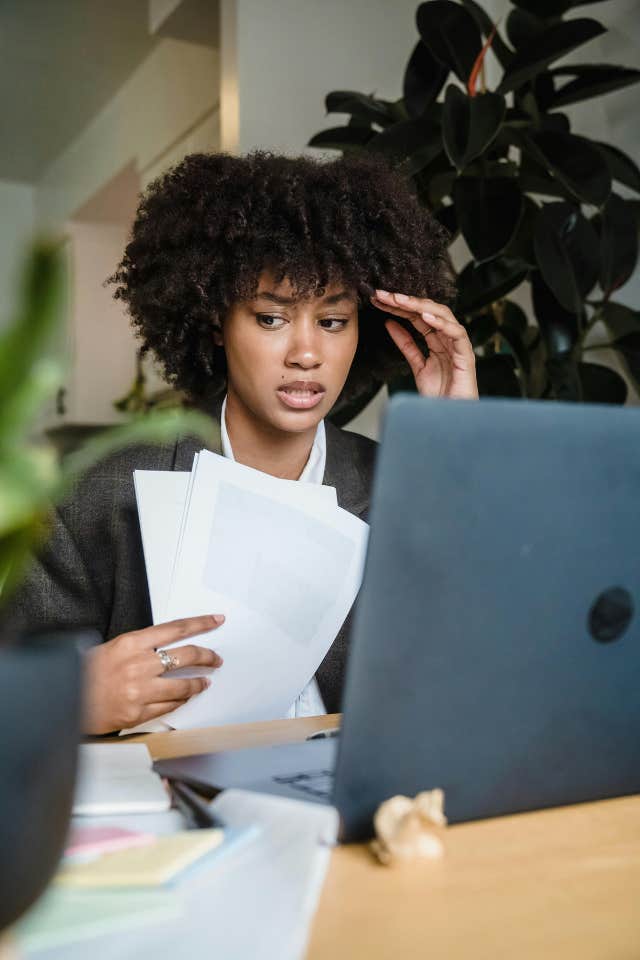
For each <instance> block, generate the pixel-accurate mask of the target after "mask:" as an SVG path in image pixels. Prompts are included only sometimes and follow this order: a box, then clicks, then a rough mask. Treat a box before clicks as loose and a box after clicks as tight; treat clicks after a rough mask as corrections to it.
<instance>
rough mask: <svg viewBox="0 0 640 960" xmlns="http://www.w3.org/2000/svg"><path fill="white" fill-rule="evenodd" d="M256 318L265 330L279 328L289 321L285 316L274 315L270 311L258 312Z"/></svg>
mask: <svg viewBox="0 0 640 960" xmlns="http://www.w3.org/2000/svg"><path fill="white" fill-rule="evenodd" d="M256 319H257V321H258V323H259V324H260V326H261V327H264V329H265V330H279V329H280V328H281V327H282V326H283V325H284V324H285V323H286V322H287V321H286V320H285V319H284V317H274V316H272V314H270V313H258V314H256Z"/></svg>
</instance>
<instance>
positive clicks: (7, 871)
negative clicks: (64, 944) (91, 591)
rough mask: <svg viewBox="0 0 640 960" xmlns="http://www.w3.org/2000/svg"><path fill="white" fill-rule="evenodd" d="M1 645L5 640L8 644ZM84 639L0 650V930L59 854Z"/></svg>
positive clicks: (69, 797) (71, 777)
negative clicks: (80, 649)
mask: <svg viewBox="0 0 640 960" xmlns="http://www.w3.org/2000/svg"><path fill="white" fill-rule="evenodd" d="M5 639H6V638H5ZM83 639H84V636H83V635H82V634H81V633H76V632H73V631H69V632H67V633H65V634H59V633H56V634H55V635H49V634H47V633H40V634H37V635H34V636H32V637H30V638H28V639H25V640H24V641H22V640H21V642H20V644H19V645H13V646H5V647H4V648H3V649H2V650H0V729H2V732H3V733H2V738H0V780H1V782H2V789H1V790H0V887H1V889H2V896H1V897H0V930H4V929H5V928H6V927H7V926H9V925H10V924H12V923H13V922H14V921H15V920H17V918H18V917H19V916H20V915H21V914H22V913H23V912H24V911H25V910H26V909H27V908H28V907H29V906H30V905H31V904H32V903H33V902H34V901H35V900H36V898H37V897H38V896H39V895H40V894H41V893H42V891H43V890H44V888H45V886H46V884H47V883H48V881H49V879H50V878H51V875H52V874H53V872H54V870H55V868H56V865H57V863H58V861H59V859H60V855H61V853H62V850H63V846H64V841H65V838H66V835H67V830H68V826H69V818H70V815H71V808H72V803H73V788H74V783H75V775H76V762H77V752H78V741H79V738H80V725H81V720H80V712H81V703H80V697H81V695H80V690H81V676H80V657H79V655H78V652H77V649H76V646H77V645H78V644H79V643H81V642H82V641H83Z"/></svg>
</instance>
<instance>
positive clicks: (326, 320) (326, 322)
mask: <svg viewBox="0 0 640 960" xmlns="http://www.w3.org/2000/svg"><path fill="white" fill-rule="evenodd" d="M348 323H349V321H348V320H345V319H343V318H342V317H323V318H322V320H321V321H320V326H321V327H322V329H323V330H342V329H343V328H344V327H346V325H347V324H348Z"/></svg>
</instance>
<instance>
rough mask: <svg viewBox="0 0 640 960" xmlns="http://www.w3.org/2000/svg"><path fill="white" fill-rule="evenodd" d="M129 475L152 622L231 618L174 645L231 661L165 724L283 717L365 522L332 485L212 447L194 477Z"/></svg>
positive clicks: (339, 617) (357, 577)
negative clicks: (268, 470)
mask: <svg viewBox="0 0 640 960" xmlns="http://www.w3.org/2000/svg"><path fill="white" fill-rule="evenodd" d="M134 482H135V490H136V500H137V504H138V514H139V518H140V529H141V533H142V543H143V549H144V556H145V564H146V570H147V579H148V583H149V594H150V598H151V608H152V614H153V621H154V623H164V622H166V621H168V620H174V619H177V618H180V617H192V616H198V615H201V614H213V613H222V614H224V615H225V618H226V620H225V623H224V624H223V625H222V626H221V627H219V628H218V629H216V630H214V631H211V632H209V633H206V634H202V635H200V636H198V637H197V638H189V639H188V640H184V641H181V643H179V644H175V645H173V646H172V647H171V648H170V649H171V650H175V648H176V647H177V646H180V645H181V644H191V643H196V644H198V645H200V646H208V647H210V648H212V649H214V650H216V651H217V652H218V653H219V654H220V655H221V656H222V657H223V659H224V665H223V666H222V667H221V668H220V669H219V670H216V671H215V672H214V673H213V676H212V680H213V682H212V684H211V687H209V689H207V690H205V691H204V692H203V693H201V694H199V695H197V696H195V697H192V698H191V700H189V702H188V703H186V704H184V705H183V706H182V707H179V708H178V709H177V710H174V711H173V712H172V713H170V714H168V715H167V716H166V717H165V718H163V719H165V720H166V721H167V722H168V723H169V724H170V725H171V726H173V727H176V728H183V729H184V728H189V727H199V726H212V725H217V724H224V723H243V722H249V721H253V720H272V719H277V718H279V717H284V716H286V714H287V711H288V710H289V708H290V706H291V704H292V703H293V702H294V701H295V699H296V697H297V696H298V695H299V694H300V692H301V691H302V690H303V689H304V687H305V686H306V684H307V683H308V682H309V680H311V678H312V677H313V676H314V674H315V672H316V670H317V668H318V667H319V665H320V664H321V662H322V660H323V659H324V657H325V655H326V653H327V651H328V649H329V647H330V646H331V644H332V643H333V641H334V639H335V637H336V636H337V634H338V631H339V630H340V627H341V626H342V624H343V622H344V620H345V618H346V616H347V614H348V612H349V610H350V608H351V606H352V604H353V602H354V600H355V598H356V596H357V593H358V590H359V588H360V583H361V581H362V573H363V567H364V557H365V551H366V544H367V535H368V526H367V524H366V523H364V522H363V521H362V520H359V519H358V518H357V517H354V516H353V515H352V514H350V513H349V512H348V511H346V510H343V509H341V508H340V507H339V506H338V505H337V499H336V491H335V489H334V488H332V487H326V486H322V485H319V484H310V483H299V482H297V481H291V480H278V479H276V478H274V477H271V476H269V475H267V474H264V473H262V472H261V471H258V470H253V469H251V468H250V467H245V466H243V465H242V464H239V463H236V462H234V461H232V460H229V459H226V458H225V457H222V456H219V455H218V454H215V453H211V452H210V451H207V450H203V451H201V452H200V453H199V454H196V456H195V458H194V464H193V469H192V471H191V473H177V472H164V471H147V470H143V471H140V470H137V471H135V472H134ZM205 672H206V671H204V670H200V671H193V672H191V673H187V671H185V670H179V671H172V673H171V675H172V676H176V675H177V674H179V675H183V676H185V675H191V676H195V675H202V674H203V673H205Z"/></svg>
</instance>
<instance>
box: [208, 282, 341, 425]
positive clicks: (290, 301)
mask: <svg viewBox="0 0 640 960" xmlns="http://www.w3.org/2000/svg"><path fill="white" fill-rule="evenodd" d="M215 339H216V343H218V344H219V345H221V346H224V351H225V354H226V358H227V370H228V387H227V389H228V393H229V395H233V396H234V400H235V401H239V402H240V403H241V404H242V405H243V406H244V407H245V408H246V410H248V411H249V412H250V413H251V414H253V416H255V417H256V418H257V419H258V420H259V421H261V423H263V424H265V425H268V426H270V427H272V428H274V429H276V430H282V431H285V432H294V433H295V432H302V431H305V430H310V429H311V428H312V427H315V426H317V424H318V423H319V422H320V420H322V419H323V417H325V416H326V415H327V414H328V413H329V411H330V410H331V408H332V407H333V405H334V403H335V402H336V400H337V399H338V396H339V395H340V392H341V390H342V388H343V386H344V384H345V381H346V379H347V375H348V373H349V369H350V367H351V363H352V361H353V358H354V355H355V352H356V347H357V345H358V299H357V294H356V291H355V290H353V289H351V290H348V289H345V287H344V285H343V284H334V285H331V286H328V287H327V288H326V292H325V295H324V297H312V298H311V299H307V300H300V299H295V298H294V297H293V295H292V290H291V286H290V283H289V281H288V280H287V279H286V278H285V280H283V281H282V282H281V283H280V284H275V283H274V282H273V277H272V274H271V273H270V272H269V271H264V272H263V273H262V274H261V276H260V281H259V284H258V291H257V295H256V297H255V299H254V300H250V301H241V302H238V303H235V304H234V305H233V306H232V307H231V309H230V310H229V313H228V314H227V316H226V317H225V319H224V322H223V324H222V330H221V331H220V330H217V331H216V332H215Z"/></svg>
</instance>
